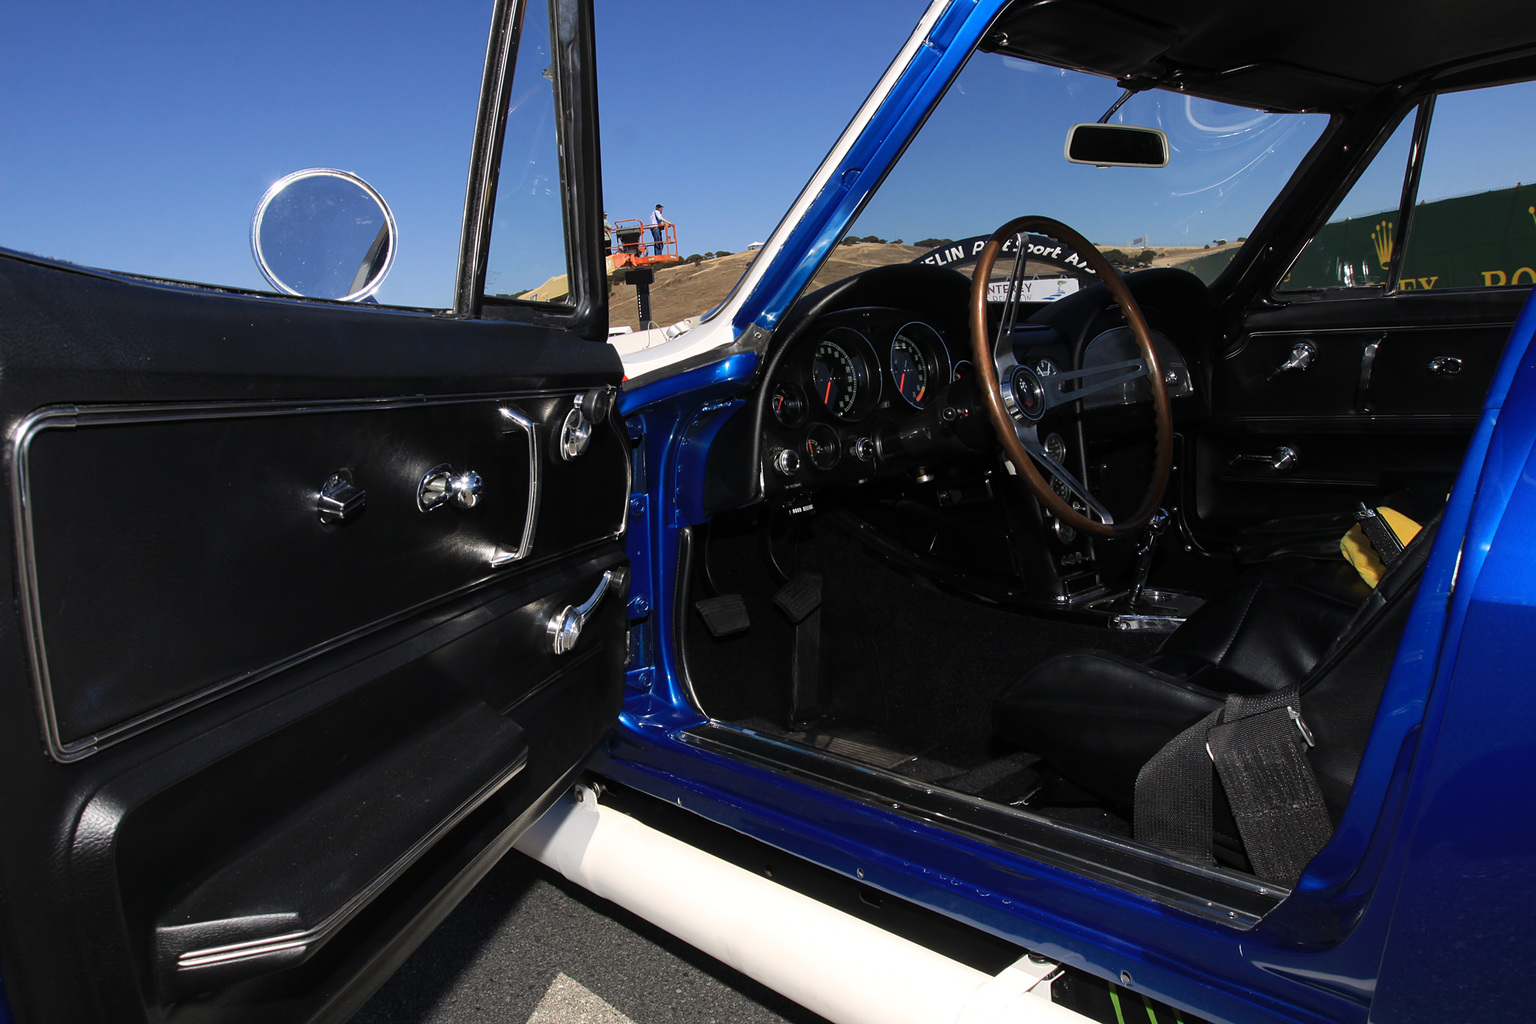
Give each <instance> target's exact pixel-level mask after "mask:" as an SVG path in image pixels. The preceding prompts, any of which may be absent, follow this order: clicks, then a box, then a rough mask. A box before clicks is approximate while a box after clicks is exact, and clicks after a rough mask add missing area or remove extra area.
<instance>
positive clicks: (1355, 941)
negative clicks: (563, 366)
mask: <svg viewBox="0 0 1536 1024" xmlns="http://www.w3.org/2000/svg"><path fill="white" fill-rule="evenodd" d="M999 6H1000V4H998V3H997V2H996V0H987V2H981V3H977V2H965V3H957V4H954V5H952V6H951V7H950V8H949V9H948V11H947V12H946V13H945V14H944V15H943V16H942V17H941V19H940V21H939V23H938V25H937V27H936V28H935V30H934V32H933V34H932V36H931V38H930V43H931V45H928V46H924V47H922V48H920V49H919V51H918V54H917V56H916V57H915V58H914V60H913V61H912V63H911V64H910V65H909V66H908V67H907V69H906V70H905V72H904V73H903V75H902V78H901V81H900V82H899V84H898V85H897V86H896V88H895V89H893V90H892V92H891V93H890V95H889V97H888V99H887V100H886V102H885V103H884V104H883V105H882V106H881V108H880V109H879V111H878V112H876V114H875V115H874V118H873V119H872V121H871V122H870V125H869V127H868V129H867V130H866V131H865V132H864V133H863V134H862V135H861V137H860V138H859V139H858V140H857V142H856V143H855V144H854V145H853V147H852V150H851V151H850V154H849V156H848V157H847V159H846V160H845V162H844V165H843V168H842V170H841V173H840V174H839V175H837V176H835V177H834V179H833V180H834V182H836V183H837V184H836V185H835V186H833V187H829V188H827V189H826V190H824V191H823V193H822V194H821V195H820V196H818V197H817V199H816V200H815V202H814V203H813V204H812V206H811V208H810V210H809V212H808V213H807V215H806V216H805V217H804V219H803V220H802V221H801V222H800V223H799V225H798V226H796V227H795V228H794V229H793V232H792V234H791V236H790V243H789V245H788V246H787V247H786V248H785V249H784V250H783V251H781V252H780V253H779V254H778V255H777V258H776V259H775V260H774V262H773V264H772V265H771V266H770V267H769V268H768V269H767V271H766V273H765V275H764V276H763V278H762V279H761V281H760V283H759V284H758V286H757V287H756V289H755V291H754V292H753V293H752V294H751V296H750V297H749V299H748V300H747V303H746V305H745V306H744V307H743V308H742V309H741V311H740V312H739V313H738V314H737V316H736V317H735V321H734V325H735V327H736V328H737V329H738V330H741V329H745V328H746V327H747V326H748V325H750V324H752V323H756V324H758V325H760V326H763V327H766V328H772V327H774V326H775V325H776V324H777V323H778V322H779V320H780V318H781V317H782V316H783V314H784V312H785V310H786V309H787V308H788V305H789V303H790V302H791V301H792V300H793V299H794V298H795V297H796V295H798V293H799V292H800V290H801V289H802V288H803V287H804V285H805V284H806V282H807V281H808V280H809V278H810V276H811V274H812V273H813V271H814V270H815V268H816V267H817V266H818V264H819V262H820V260H821V258H822V256H823V255H824V254H825V252H826V251H827V249H828V248H829V247H830V246H831V245H833V244H835V242H836V240H837V238H838V237H839V236H840V234H841V232H842V231H844V230H845V229H846V228H847V226H848V224H849V223H850V222H851V221H852V219H853V217H854V216H855V215H856V214H857V212H858V210H859V209H860V207H861V206H862V204H863V202H864V201H865V200H866V199H867V197H868V195H869V193H870V192H871V191H872V190H873V188H874V187H875V185H876V184H877V183H878V181H879V180H880V178H881V177H882V176H883V174H884V172H885V171H886V170H887V169H888V168H889V166H890V164H891V162H892V161H893V160H894V159H895V157H896V156H897V154H898V153H899V151H900V149H901V147H902V145H903V144H904V142H905V141H906V139H907V137H908V136H909V134H910V133H911V132H912V131H914V130H915V129H916V127H917V125H918V124H919V123H920V122H921V119H922V117H923V115H924V114H925V113H926V111H927V110H928V108H929V107H930V105H931V104H932V103H934V102H936V100H937V98H938V97H939V96H940V95H941V94H942V92H943V90H944V88H945V86H946V85H947V83H948V82H949V80H950V79H951V78H952V77H953V75H954V74H955V73H956V72H957V71H958V69H959V67H960V64H961V63H962V62H963V60H964V57H965V55H966V54H967V53H969V52H970V50H971V48H972V46H973V45H974V44H975V43H976V41H977V40H978V38H979V37H980V35H981V33H982V32H983V31H984V30H985V28H986V26H987V24H988V23H989V22H990V20H991V18H992V16H993V14H994V13H995V11H996V9H997V8H998V7H999ZM1533 334H1536V305H1533V304H1529V303H1528V304H1527V306H1526V309H1525V311H1524V313H1523V314H1522V316H1521V318H1520V320H1519V323H1518V325H1517V326H1516V328H1515V330H1514V332H1513V334H1512V336H1511V340H1510V342H1509V344H1508V346H1507V348H1506V350H1505V353H1504V356H1503V362H1502V364H1501V366H1500V368H1499V370H1498V372H1497V375H1496V377H1495V381H1494V385H1493V388H1492V389H1491V391H1490V393H1489V396H1488V399H1487V401H1486V403H1485V405H1484V409H1483V413H1482V419H1481V422H1480V423H1479V425H1478V428H1477V431H1476V433H1475V436H1474V438H1473V441H1472V443H1471V446H1470V449H1469V451H1468V454H1467V458H1466V461H1465V464H1464V466H1463V469H1462V471H1461V474H1460V477H1459V478H1458V480H1457V483H1456V485H1455V488H1454V490H1453V492H1452V495H1451V498H1450V502H1449V505H1448V507H1447V508H1446V511H1445V513H1444V518H1443V521H1442V526H1441V528H1440V532H1439V534H1438V536H1437V538H1436V541H1435V546H1434V549H1433V551H1432V554H1431V557H1430V561H1429V564H1428V567H1427V569H1426V572H1425V576H1424V579H1423V582H1422V584H1421V586H1420V589H1419V592H1418V596H1417V598H1416V602H1415V605H1414V608H1413V611H1412V614H1411V619H1410V622H1409V624H1408V627H1407V629H1406V631H1405V634H1404V637H1403V640H1402V644H1401V647H1400V649H1399V653H1398V656H1397V660H1396V662H1395V664H1394V667H1393V669H1392V673H1391V676H1390V678H1389V680H1388V683H1387V687H1386V691H1385V694H1384V696H1383V699H1382V703H1381V707H1380V710H1379V713H1378V717H1377V721H1376V726H1375V729H1374V732H1373V734H1372V739H1371V741H1370V745H1369V747H1368V748H1367V750H1366V752H1365V755H1364V758H1363V760H1362V763H1361V766H1360V770H1359V774H1358V777H1357V781H1356V783H1355V788H1354V791H1353V795H1352V798H1351V801H1350V804H1349V806H1348V809H1347V811H1346V813H1345V816H1344V819H1343V821H1342V823H1341V825H1340V827H1339V829H1338V830H1337V832H1336V834H1335V836H1334V838H1333V840H1332V841H1331V842H1330V844H1329V845H1328V847H1327V848H1326V849H1325V850H1324V851H1323V852H1322V853H1321V854H1320V855H1319V856H1318V857H1317V858H1316V859H1315V861H1314V862H1313V863H1312V864H1311V865H1310V867H1309V868H1308V869H1307V871H1306V873H1305V874H1304V875H1303V877H1302V879H1301V881H1300V883H1299V884H1298V886H1297V887H1296V889H1295V890H1294V891H1293V893H1292V894H1291V896H1290V897H1288V898H1287V899H1286V900H1285V901H1284V902H1283V903H1282V904H1281V905H1280V907H1279V908H1277V909H1276V910H1275V911H1274V912H1272V913H1271V914H1269V915H1268V916H1267V917H1265V918H1264V919H1263V920H1262V921H1261V922H1260V923H1259V924H1258V925H1257V926H1256V927H1254V928H1253V929H1252V930H1250V931H1242V930H1239V929H1237V928H1235V927H1227V926H1224V925H1221V924H1218V923H1213V922H1210V921H1208V920H1203V919H1198V918H1196V917H1194V916H1192V915H1187V914H1184V913H1181V912H1179V911H1176V910H1173V909H1170V908H1168V907H1166V906H1163V905H1160V904H1158V903H1155V902H1153V901H1151V900H1149V899H1144V898H1141V897H1138V896H1135V895H1132V894H1129V893H1127V892H1123V891H1119V890H1115V889H1112V888H1109V887H1106V886H1104V885H1102V884H1097V883H1092V882H1089V881H1087V880H1086V879H1084V878H1082V877H1080V876H1077V875H1074V874H1072V873H1071V872H1068V871H1065V870H1059V869H1056V868H1052V867H1049V866H1046V865H1042V864H1036V863H1032V862H1028V861H1025V860H1023V859H1022V858H1020V857H1019V856H1017V855H1014V854H1010V853H1006V852H1003V851H1000V850H998V849H996V848H993V847H991V846H988V845H985V844H983V843H980V842H974V841H970V840H967V839H965V838H962V837H958V836H957V835H955V834H954V833H951V832H946V831H942V830H940V829H937V828H934V827H932V826H929V825H927V824H925V823H923V822H921V821H918V820H915V819H914V818H911V817H907V816H903V815H902V814H900V813H897V812H894V811H890V810H886V809H883V808H876V807H873V806H870V805H868V804H864V803H859V802H856V801H853V800H848V799H842V798H839V797H837V796H834V795H832V794H831V793H829V792H828V791H826V790H822V789H819V788H817V787H814V786H811V785H808V784H805V783H802V782H799V781H796V780H794V779H792V778H787V777H785V776H782V775H779V774H775V773H774V772H772V771H769V770H766V769H762V768H758V767H755V766H752V765H750V764H745V763H741V762H738V761H734V760H731V759H728V758H724V757H722V756H719V755H717V754H715V753H712V752H710V751H707V750H703V749H700V748H699V747H697V746H690V745H687V744H685V743H684V742H682V741H681V740H680V739H679V732H680V731H681V730H684V729H687V728H689V727H691V726H695V725H697V724H699V723H700V722H701V718H700V716H699V715H698V713H697V712H695V711H693V710H692V709H691V707H690V706H689V701H688V700H687V697H686V695H685V694H684V692H683V690H684V686H683V683H682V681H681V679H680V677H679V673H678V670H677V656H678V652H677V651H675V650H674V649H673V636H674V630H673V628H672V624H671V622H670V620H669V616H670V615H671V614H672V613H673V609H674V608H675V607H676V605H677V596H678V595H677V592H676V587H677V576H678V573H677V564H678V563H677V560H678V550H679V535H680V534H679V532H680V531H681V530H682V529H684V528H685V527H688V526H691V525H694V524H697V523H700V522H703V521H705V519H706V516H705V514H704V512H703V510H702V508H701V506H700V504H699V497H698V496H699V495H700V494H701V493H702V491H703V485H704V460H703V457H702V456H703V453H704V452H705V451H706V450H707V446H708V443H709V441H710V440H711V439H712V438H713V436H714V431H716V430H718V429H719V425H720V423H721V422H723V419H724V416H725V414H726V413H727V412H728V409H729V403H730V402H732V401H733V400H736V399H738V398H739V397H740V396H741V395H742V394H744V392H745V390H746V388H747V387H748V385H749V384H750V383H751V376H752V372H753V371H754V370H755V368H756V363H755V361H754V360H752V359H751V358H749V357H742V356H737V357H733V358H732V359H728V360H724V361H722V362H720V363H718V364H715V365H713V366H711V367H706V368H705V369H703V370H695V371H692V372H690V373H687V374H683V375H680V376H677V377H674V378H670V379H667V380H664V381H659V382H655V383H651V384H648V385H646V386H645V387H643V388H640V389H637V390H635V391H632V392H630V393H629V394H628V395H627V396H626V399H625V402H624V411H625V412H626V414H627V415H628V416H629V418H630V422H631V425H632V427H631V429H632V430H637V431H638V432H639V433H641V434H643V436H644V451H645V459H646V464H647V482H646V487H645V489H644V491H643V492H642V493H637V495H636V498H637V503H636V504H635V505H634V506H632V507H634V508H637V509H640V510H641V511H640V512H639V513H638V514H637V515H636V517H635V518H634V519H632V521H631V527H632V529H631V531H630V535H629V540H630V555H631V558H632V559H633V562H634V565H635V567H636V574H637V578H636V581H635V593H636V594H643V595H644V597H645V601H646V603H647V606H648V608H649V610H650V615H649V619H648V622H649V626H648V628H649V629H650V632H651V636H652V637H653V639H654V644H653V645H652V646H651V647H650V648H649V651H650V653H651V654H652V655H653V658H652V660H651V661H650V662H649V663H647V664H645V665H644V666H641V667H638V668H634V669H632V671H631V673H630V682H631V686H630V690H629V692H628V699H627V701H626V703H625V707H624V712H623V715H622V718H621V722H620V725H619V728H618V729H617V731H616V733H615V735H614V739H613V742H612V744H611V748H610V751H609V753H608V755H607V757H606V759H605V760H604V761H603V762H602V763H600V764H599V765H598V766H597V767H598V770H599V771H601V772H603V773H604V774H607V775H609V776H611V777H612V778H614V779H616V780H619V781H621V782H623V783H626V784H628V785H630V786H633V787H636V788H638V789H640V790H643V791H645V792H647V793H651V794H654V795H655V796H658V797H660V798H663V799H665V800H668V801H670V802H673V803H676V804H679V805H681V806H683V807H686V808H689V809H691V810H694V811H696V812H698V813H700V814H703V815H705V816H707V817H708V818H710V819H712V820H715V821H717V822H721V823H723V824H725V825H727V826H729V827H732V828H735V829H737V830H739V831H741V832H744V833H747V834H749V835H752V836H754V837H756V838H759V839H761V840H763V841H765V842H769V843H771V844H773V845H774V846H777V847H779V848H781V849H784V850H786V851H788V852H790V853H793V854H796V855H799V856H802V857H804V858H806V859H808V860H811V861H814V862H816V863H818V864H821V865H824V866H826V867H828V868H831V869H832V870H835V871H838V872H841V873H844V874H846V875H848V876H850V877H853V876H854V875H855V872H856V871H858V872H862V873H861V874H859V875H858V877H859V878H861V879H862V880H863V881H864V882H865V883H867V884H870V885H873V886H876V887H878V888H881V889H884V890H886V891H888V892H891V893H894V894H896V895H899V896H901V897H904V898H906V899H909V900H912V901H914V902H916V903H919V904H923V905H926V906H929V907H932V908H934V909H936V910H939V911H941V912H943V913H945V914H947V915H950V916H952V917H954V918H957V919H959V920H962V921H965V922H968V923H970V924H973V925H975V926H976V927H978V928H981V929H983V930H986V931H989V932H992V933H995V934H998V935H1002V936H1006V937H1008V938H1009V939H1012V940H1014V941H1016V942H1018V943H1020V944H1022V945H1026V946H1028V947H1030V948H1031V949H1034V950H1037V951H1039V952H1042V953H1045V954H1046V955H1049V956H1051V957H1055V958H1059V959H1060V960H1062V961H1064V962H1066V963H1069V964H1073V965H1077V966H1081V967H1085V968H1087V969H1089V970H1091V971H1093V972H1094V973H1097V974H1099V975H1101V976H1107V977H1118V976H1119V975H1120V973H1121V972H1122V971H1124V972H1128V973H1129V974H1130V975H1131V976H1132V978H1133V979H1134V981H1133V985H1134V988H1135V989H1136V990H1137V991H1141V992H1145V993H1147V994H1149V995H1152V996H1153V997H1154V998H1157V999H1160V1000H1163V1001H1165V1002H1168V1003H1171V1004H1174V1005H1177V1006H1184V1007H1189V1008H1191V1009H1193V1010H1194V1011H1195V1012H1198V1013H1199V1014H1200V1015H1201V1016H1204V1017H1207V1018H1210V1019H1213V1020H1231V1021H1265V1020H1276V1021H1279V1020H1288V1021H1344V1022H1348V1021H1366V1020H1377V1021H1444V1020H1451V1019H1462V1018H1463V1017H1465V1015H1466V1013H1467V1010H1468V1007H1469V1006H1476V1007H1477V1008H1478V1016H1479V1017H1480V1018H1483V1019H1486V1018H1489V1017H1498V1016H1499V1014H1500V1012H1501V1011H1500V1007H1503V1008H1504V1010H1503V1012H1504V1013H1505V1015H1506V1016H1508V1017H1509V1019H1515V1018H1519V1019H1525V1017H1526V1016H1528V1015H1529V1010H1528V1007H1530V1006H1532V1005H1536V1001H1533V1000H1532V999H1531V998H1530V997H1531V996H1532V995H1533V994H1536V992H1533V989H1536V986H1533V985H1532V983H1531V982H1530V981H1529V980H1528V977H1527V974H1528V972H1527V971H1526V970H1524V968H1525V961H1526V960H1528V959H1529V952H1530V950H1531V948H1532V947H1531V943H1530V941H1529V939H1528V935H1529V934H1530V925H1529V923H1528V920H1527V919H1528V917H1529V915H1530V912H1531V910H1532V908H1536V871H1533V870H1532V868H1533V867H1536V865H1533V864H1532V863H1531V861H1532V858H1533V857H1536V853H1533V850H1536V843H1533V841H1532V832H1533V829H1532V827H1531V825H1530V824H1529V822H1530V820H1531V817H1532V812H1533V811H1536V807H1533V806H1532V805H1533V787H1536V783H1533V782H1532V781H1531V780H1532V779H1533V778H1536V694H1533V693H1532V692H1531V675H1532V672H1531V663H1532V661H1533V657H1532V655H1533V652H1536V545H1533V544H1532V543H1531V541H1530V538H1532V537H1536V462H1533V442H1536V356H1533V354H1532V353H1531V350H1530V347H1531V341H1532V337H1533ZM632 610H633V606H632ZM635 617H636V618H640V617H639V616H635ZM1474 996H1475V999H1473V998H1472V997H1474Z"/></svg>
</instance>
